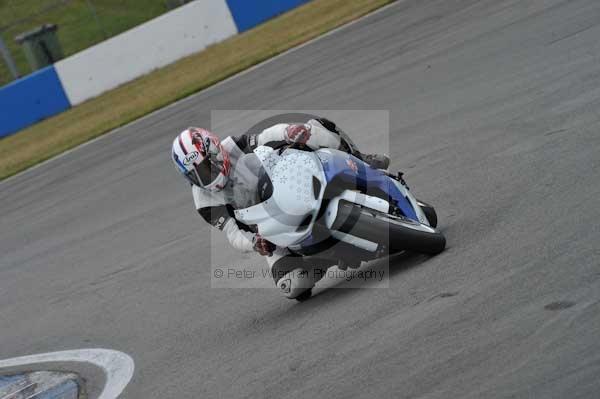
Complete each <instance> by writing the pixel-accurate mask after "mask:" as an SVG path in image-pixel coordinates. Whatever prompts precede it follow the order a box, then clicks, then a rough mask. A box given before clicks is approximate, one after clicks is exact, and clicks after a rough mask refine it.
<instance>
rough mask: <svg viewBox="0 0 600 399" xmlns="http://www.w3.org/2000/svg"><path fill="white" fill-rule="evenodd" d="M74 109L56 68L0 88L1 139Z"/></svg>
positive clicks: (42, 70)
mask: <svg viewBox="0 0 600 399" xmlns="http://www.w3.org/2000/svg"><path fill="white" fill-rule="evenodd" d="M70 106H71V104H69V100H67V96H66V94H65V91H64V89H63V87H62V84H61V83H60V79H59V78H58V75H57V74H56V71H55V70H54V67H53V66H49V67H46V68H44V69H40V70H39V71H37V72H34V73H32V74H31V75H29V76H26V77H24V78H21V79H19V80H16V81H14V82H12V83H10V84H8V85H6V86H4V87H2V88H0V137H4V136H8V135H9V134H11V133H14V132H16V131H18V130H20V129H23V128H24V127H27V126H29V125H32V124H34V123H35V122H37V121H39V120H42V119H44V118H47V117H49V116H52V115H55V114H58V113H60V112H63V111H64V110H66V109H68V108H69V107H70Z"/></svg>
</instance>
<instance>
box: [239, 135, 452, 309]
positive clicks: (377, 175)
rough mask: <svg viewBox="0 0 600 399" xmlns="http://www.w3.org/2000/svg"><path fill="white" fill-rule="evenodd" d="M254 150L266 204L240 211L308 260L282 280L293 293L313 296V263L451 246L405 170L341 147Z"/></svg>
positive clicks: (241, 216)
mask: <svg viewBox="0 0 600 399" xmlns="http://www.w3.org/2000/svg"><path fill="white" fill-rule="evenodd" d="M254 155H255V156H256V157H257V158H258V162H259V163H260V165H262V167H261V172H260V173H259V176H260V177H259V187H261V190H260V192H261V198H260V200H261V202H260V203H258V204H256V205H253V206H250V207H247V208H243V209H238V210H236V211H235V216H236V219H238V220H240V221H241V222H243V223H245V224H247V225H255V227H256V229H257V231H258V232H259V233H260V235H261V236H262V237H264V238H266V239H267V240H269V241H271V242H273V243H274V244H276V245H278V246H280V247H287V248H288V249H289V251H290V252H291V253H292V254H293V255H294V256H297V257H299V258H301V259H302V260H303V263H302V264H301V266H300V267H297V268H294V269H293V270H287V271H285V270H284V274H283V275H282V277H281V278H280V279H279V280H278V281H277V286H278V287H279V288H280V289H281V290H282V291H283V292H284V293H286V296H288V298H295V299H297V300H299V301H303V300H306V299H308V298H309V297H310V296H311V294H312V287H313V286H314V281H310V279H306V278H299V277H298V276H299V275H300V274H301V273H303V272H306V271H307V269H310V268H316V267H322V268H325V269H326V268H327V267H330V266H333V265H335V264H338V265H340V266H342V265H344V266H347V265H350V266H351V267H358V266H359V265H360V263H361V262H362V261H368V260H372V259H375V258H378V257H382V256H385V255H388V254H392V253H397V252H400V251H415V252H419V253H424V254H432V255H434V254H438V253H440V252H442V251H443V250H444V248H445V246H446V239H445V237H444V236H443V235H442V233H440V232H439V231H438V230H437V229H436V225H437V215H436V212H435V209H434V208H433V207H432V206H430V205H428V204H427V203H425V202H422V201H419V200H417V199H416V198H415V197H414V196H413V195H412V193H411V192H410V190H409V188H408V186H407V184H406V182H405V181H404V179H403V178H402V174H399V175H397V176H393V175H391V174H388V173H387V172H386V171H383V170H379V169H373V168H371V167H370V166H369V165H368V164H367V163H365V162H363V161H362V160H360V159H359V158H357V157H355V156H353V155H351V154H349V153H347V152H343V151H339V150H334V149H319V150H316V151H312V150H306V149H299V148H296V147H294V146H291V147H288V148H285V149H279V150H277V149H273V148H271V147H266V146H260V147H258V148H256V149H255V150H254ZM317 265H320V266H317Z"/></svg>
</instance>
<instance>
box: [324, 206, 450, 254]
mask: <svg viewBox="0 0 600 399" xmlns="http://www.w3.org/2000/svg"><path fill="white" fill-rule="evenodd" d="M332 229H334V230H338V231H341V232H343V233H347V234H350V235H353V236H355V237H359V238H363V239H365V240H368V241H371V242H376V243H378V244H380V245H384V246H385V247H387V248H388V250H389V252H390V253H392V252H399V251H404V250H408V251H414V252H420V253H424V254H429V255H436V254H438V253H440V252H442V251H443V250H444V248H446V238H445V237H444V236H443V235H442V233H440V232H439V231H437V230H436V229H435V228H433V227H429V226H426V225H424V224H421V223H418V222H415V221H413V220H411V219H408V218H405V217H402V216H394V215H389V214H386V213H383V212H379V211H376V210H373V209H370V208H364V207H361V206H360V205H356V204H354V203H350V202H345V201H340V205H339V208H338V215H337V218H336V221H335V222H334V223H333V226H332Z"/></svg>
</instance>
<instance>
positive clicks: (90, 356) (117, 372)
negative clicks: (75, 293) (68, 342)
mask: <svg viewBox="0 0 600 399" xmlns="http://www.w3.org/2000/svg"><path fill="white" fill-rule="evenodd" d="M63 362H77V363H91V364H93V365H95V366H97V367H99V368H101V369H102V370H103V371H104V373H105V375H106V383H105V384H104V387H103V388H102V392H101V393H100V396H98V399H114V398H117V397H118V396H119V395H120V394H121V392H123V390H124V389H125V387H126V386H127V384H129V381H130V380H131V377H133V371H134V369H135V365H134V361H133V359H132V358H131V356H129V355H128V354H126V353H123V352H119V351H115V350H111V349H78V350H67V351H61V352H50V353H41V354H38V355H29V356H22V357H15V358H12V359H5V360H0V373H2V369H8V368H14V367H21V366H28V365H30V366H33V365H35V364H40V363H63ZM49 367H51V365H49ZM71 371H72V372H77V370H71Z"/></svg>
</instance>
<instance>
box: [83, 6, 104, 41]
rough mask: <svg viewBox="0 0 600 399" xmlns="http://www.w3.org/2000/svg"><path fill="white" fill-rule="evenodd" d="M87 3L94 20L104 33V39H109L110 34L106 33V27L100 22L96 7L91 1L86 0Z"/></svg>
mask: <svg viewBox="0 0 600 399" xmlns="http://www.w3.org/2000/svg"><path fill="white" fill-rule="evenodd" d="M85 2H86V3H87V5H88V8H89V9H90V12H91V13H92V16H93V17H94V20H95V21H96V24H97V25H98V28H99V29H100V31H101V32H102V36H103V39H104V40H106V39H108V34H107V33H106V30H105V29H104V25H102V23H101V22H100V18H98V13H97V12H96V7H94V5H93V4H92V1H91V0H85Z"/></svg>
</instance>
